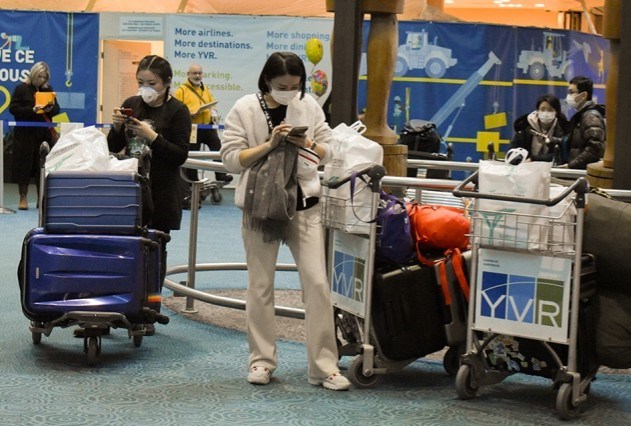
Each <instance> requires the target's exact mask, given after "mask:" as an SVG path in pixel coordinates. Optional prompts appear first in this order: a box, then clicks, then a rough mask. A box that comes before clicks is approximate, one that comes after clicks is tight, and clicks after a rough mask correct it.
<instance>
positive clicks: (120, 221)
mask: <svg viewBox="0 0 631 426" xmlns="http://www.w3.org/2000/svg"><path fill="white" fill-rule="evenodd" d="M142 179H143V178H142V177H141V176H140V175H139V174H138V173H134V172H107V173H101V172H72V171H56V172H51V173H50V174H49V175H48V176H47V177H46V183H45V186H46V188H45V192H44V194H45V201H44V214H43V220H44V228H45V230H46V232H47V233H55V234H124V235H134V234H139V233H140V232H142V228H141V226H142V184H141V180H142Z"/></svg>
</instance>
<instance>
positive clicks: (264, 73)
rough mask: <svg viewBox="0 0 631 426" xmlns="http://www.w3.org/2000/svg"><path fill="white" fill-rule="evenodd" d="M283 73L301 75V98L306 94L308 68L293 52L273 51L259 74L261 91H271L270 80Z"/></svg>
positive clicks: (264, 92)
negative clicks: (306, 68)
mask: <svg viewBox="0 0 631 426" xmlns="http://www.w3.org/2000/svg"><path fill="white" fill-rule="evenodd" d="M282 75H294V76H297V77H300V99H302V98H303V97H304V96H305V90H306V87H307V70H305V64H304V62H302V59H300V57H299V56H298V55H296V54H295V53H293V52H274V53H272V54H271V55H270V56H269V58H267V61H266V62H265V65H263V69H262V70H261V75H260V76H259V90H260V91H261V93H263V94H266V93H269V86H268V84H267V83H268V82H269V81H271V80H273V79H275V78H276V77H279V76H282Z"/></svg>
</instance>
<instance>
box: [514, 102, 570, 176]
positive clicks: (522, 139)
mask: <svg viewBox="0 0 631 426" xmlns="http://www.w3.org/2000/svg"><path fill="white" fill-rule="evenodd" d="M566 127H567V118H566V117H565V115H564V114H563V113H562V112H561V102H560V101H559V99H558V98H557V97H556V96H554V95H550V94H547V95H543V96H541V97H539V99H537V103H536V105H535V110H534V111H532V112H531V113H529V114H526V115H523V116H521V117H519V118H518V119H517V120H515V123H514V128H515V132H516V133H515V136H514V137H513V140H512V141H511V148H524V149H526V150H527V151H528V153H529V156H528V158H529V159H530V160H532V161H553V162H554V163H555V164H560V162H561V161H562V160H561V154H562V153H561V149H562V146H561V140H562V138H563V135H564V133H565V129H566Z"/></svg>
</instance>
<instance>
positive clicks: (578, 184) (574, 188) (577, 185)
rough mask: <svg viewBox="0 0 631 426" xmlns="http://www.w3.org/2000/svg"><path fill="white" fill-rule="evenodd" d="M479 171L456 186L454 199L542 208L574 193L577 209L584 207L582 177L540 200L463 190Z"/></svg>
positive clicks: (587, 188)
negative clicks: (541, 206) (474, 199)
mask: <svg viewBox="0 0 631 426" xmlns="http://www.w3.org/2000/svg"><path fill="white" fill-rule="evenodd" d="M478 173H479V171H476V172H474V173H472V174H471V175H470V176H469V177H468V178H466V179H465V180H463V181H462V182H460V183H459V184H458V186H456V187H455V188H454V190H453V192H452V193H453V194H454V195H455V196H456V197H471V198H480V199H486V200H500V201H512V202H516V203H528V204H541V205H544V206H548V207H550V206H556V205H557V204H559V203H560V202H561V201H562V200H563V199H565V198H566V197H567V196H568V195H569V194H570V193H571V192H576V194H577V197H576V203H577V205H578V207H581V208H582V207H585V194H586V193H587V192H588V191H589V183H587V179H585V178H584V177H580V178H578V179H576V180H575V181H574V182H573V183H572V185H570V186H568V187H567V188H566V189H565V190H564V191H563V192H562V193H560V194H559V195H557V196H556V197H554V198H548V199H541V198H523V197H515V196H511V195H496V194H482V193H480V192H477V191H469V190H465V189H463V188H464V187H465V186H466V185H468V184H470V183H474V181H475V182H477V177H478Z"/></svg>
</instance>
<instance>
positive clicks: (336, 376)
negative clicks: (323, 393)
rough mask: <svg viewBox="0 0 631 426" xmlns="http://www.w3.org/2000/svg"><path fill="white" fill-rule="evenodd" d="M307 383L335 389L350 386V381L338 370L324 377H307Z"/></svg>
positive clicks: (346, 388) (340, 389)
mask: <svg viewBox="0 0 631 426" xmlns="http://www.w3.org/2000/svg"><path fill="white" fill-rule="evenodd" d="M309 383H310V384H312V385H316V386H320V385H322V386H324V387H325V388H326V389H331V390H335V391H345V390H348V388H349V387H350V386H351V382H349V381H348V379H347V378H346V377H344V376H343V375H342V373H340V372H339V371H338V372H337V373H333V374H331V375H329V376H327V377H325V378H324V379H309Z"/></svg>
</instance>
